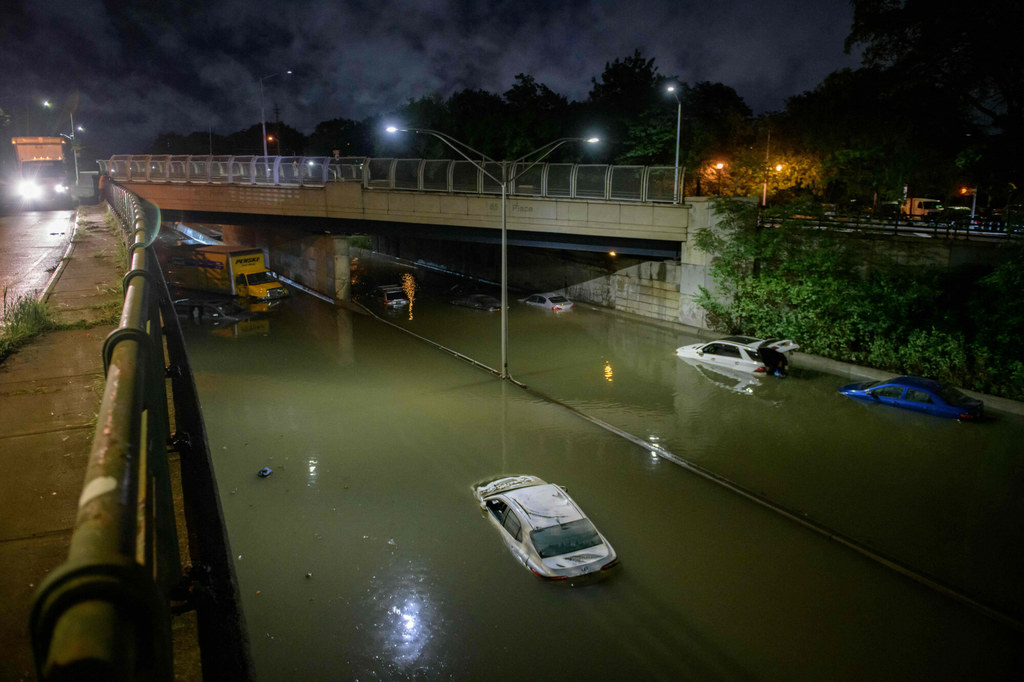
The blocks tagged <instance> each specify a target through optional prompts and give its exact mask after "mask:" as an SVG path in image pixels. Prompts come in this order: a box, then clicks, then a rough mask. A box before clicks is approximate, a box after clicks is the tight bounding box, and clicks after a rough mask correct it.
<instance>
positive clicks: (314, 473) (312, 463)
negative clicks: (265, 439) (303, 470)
mask: <svg viewBox="0 0 1024 682" xmlns="http://www.w3.org/2000/svg"><path fill="white" fill-rule="evenodd" d="M308 465H309V480H308V482H307V483H306V485H316V482H317V479H318V478H319V477H320V460H318V459H317V458H316V457H310V458H309V462H308Z"/></svg>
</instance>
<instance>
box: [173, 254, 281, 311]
mask: <svg viewBox="0 0 1024 682" xmlns="http://www.w3.org/2000/svg"><path fill="white" fill-rule="evenodd" d="M167 276H168V279H170V280H171V281H172V282H174V283H176V284H178V285H180V286H183V287H185V288H188V289H198V290H200V291H212V292H215V293H218V294H228V295H230V296H247V297H250V298H255V299H259V300H273V299H278V298H283V297H285V296H287V295H288V290H287V289H285V288H284V286H283V285H282V284H281V283H280V282H279V281H278V280H277V276H276V275H274V273H272V272H270V271H269V270H267V266H266V262H265V260H264V257H263V250H262V249H247V248H240V247H237V246H227V245H219V246H197V247H186V248H177V249H174V250H172V251H171V252H170V253H169V254H168V258H167Z"/></svg>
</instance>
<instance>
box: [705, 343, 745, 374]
mask: <svg viewBox="0 0 1024 682" xmlns="http://www.w3.org/2000/svg"><path fill="white" fill-rule="evenodd" d="M710 348H712V349H713V350H708V348H705V350H704V359H705V360H710V361H711V362H714V363H715V364H716V365H721V366H723V367H731V368H733V369H738V368H739V367H740V366H742V364H743V356H742V355H741V354H740V349H739V348H738V347H736V346H733V345H732V344H729V343H714V344H711V346H710Z"/></svg>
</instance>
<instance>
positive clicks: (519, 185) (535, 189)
mask: <svg viewBox="0 0 1024 682" xmlns="http://www.w3.org/2000/svg"><path fill="white" fill-rule="evenodd" d="M527 168H529V170H526V171H525V172H523V171H524V170H525V169H527ZM520 174H521V175H520ZM517 175H519V177H516V176H517ZM512 177H514V178H516V179H515V181H514V182H513V183H512V193H513V194H518V195H520V196H533V197H539V196H541V195H542V194H543V192H544V164H542V163H538V164H536V165H534V166H533V167H532V168H531V167H530V165H529V164H525V163H517V164H516V166H515V168H513V169H512Z"/></svg>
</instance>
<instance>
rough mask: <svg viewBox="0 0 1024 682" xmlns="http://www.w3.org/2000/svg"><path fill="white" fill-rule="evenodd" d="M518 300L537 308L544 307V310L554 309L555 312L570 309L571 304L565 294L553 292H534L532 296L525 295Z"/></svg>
mask: <svg viewBox="0 0 1024 682" xmlns="http://www.w3.org/2000/svg"><path fill="white" fill-rule="evenodd" d="M519 302H520V303H525V304H526V305H532V306H535V307H537V308H544V309H545V310H554V311H556V312H557V311H562V310H572V306H573V304H572V301H570V300H569V299H567V298H566V297H565V296H562V295H561V294H555V293H551V294H534V295H532V296H527V297H526V298H521V299H519Z"/></svg>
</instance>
